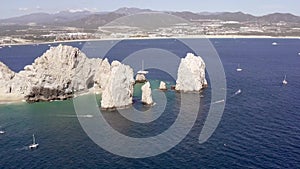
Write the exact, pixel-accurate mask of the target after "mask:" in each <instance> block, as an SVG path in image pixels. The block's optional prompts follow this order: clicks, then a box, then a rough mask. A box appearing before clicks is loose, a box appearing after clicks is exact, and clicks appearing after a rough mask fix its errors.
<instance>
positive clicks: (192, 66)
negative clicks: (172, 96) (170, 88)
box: [175, 53, 207, 92]
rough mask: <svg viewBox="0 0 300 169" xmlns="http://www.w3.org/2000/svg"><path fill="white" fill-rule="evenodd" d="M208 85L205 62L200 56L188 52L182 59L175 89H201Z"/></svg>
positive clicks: (187, 90) (192, 90) (189, 90)
mask: <svg viewBox="0 0 300 169" xmlns="http://www.w3.org/2000/svg"><path fill="white" fill-rule="evenodd" d="M205 87H207V81H206V79H205V63H204V61H203V59H202V58H201V57H200V56H195V55H194V54H192V53H188V54H187V56H186V57H185V58H182V59H181V62H180V65H179V68H178V74H177V81H176V87H175V90H177V91H183V92H194V91H201V90H202V89H203V88H205Z"/></svg>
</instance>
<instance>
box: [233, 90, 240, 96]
mask: <svg viewBox="0 0 300 169" xmlns="http://www.w3.org/2000/svg"><path fill="white" fill-rule="evenodd" d="M241 93H242V90H241V89H239V90H238V91H236V92H235V93H234V94H235V95H238V94H241Z"/></svg>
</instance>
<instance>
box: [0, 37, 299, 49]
mask: <svg viewBox="0 0 300 169" xmlns="http://www.w3.org/2000/svg"><path fill="white" fill-rule="evenodd" d="M190 38H207V39H300V36H299V37H298V36H257V35H196V36H195V35H192V36H172V37H129V38H101V39H78V40H66V41H51V42H28V43H15V44H0V47H5V46H17V45H39V44H56V43H68V42H93V41H116V40H147V39H190Z"/></svg>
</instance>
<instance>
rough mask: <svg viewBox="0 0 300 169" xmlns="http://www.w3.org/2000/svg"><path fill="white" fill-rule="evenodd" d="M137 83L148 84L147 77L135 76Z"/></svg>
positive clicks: (142, 75) (139, 74)
mask: <svg viewBox="0 0 300 169" xmlns="http://www.w3.org/2000/svg"><path fill="white" fill-rule="evenodd" d="M135 82H136V83H145V82H147V79H146V76H145V75H144V74H141V73H138V74H137V75H136V76H135Z"/></svg>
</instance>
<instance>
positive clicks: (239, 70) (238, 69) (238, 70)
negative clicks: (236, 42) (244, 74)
mask: <svg viewBox="0 0 300 169" xmlns="http://www.w3.org/2000/svg"><path fill="white" fill-rule="evenodd" d="M236 71H237V72H241V71H243V69H242V68H241V67H240V64H238V67H237V69H236Z"/></svg>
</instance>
